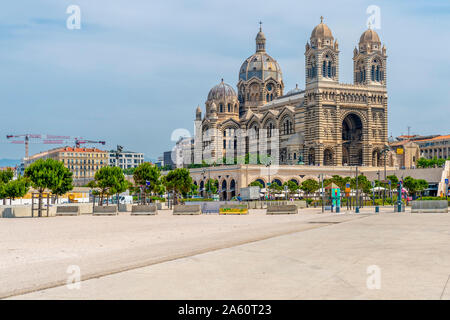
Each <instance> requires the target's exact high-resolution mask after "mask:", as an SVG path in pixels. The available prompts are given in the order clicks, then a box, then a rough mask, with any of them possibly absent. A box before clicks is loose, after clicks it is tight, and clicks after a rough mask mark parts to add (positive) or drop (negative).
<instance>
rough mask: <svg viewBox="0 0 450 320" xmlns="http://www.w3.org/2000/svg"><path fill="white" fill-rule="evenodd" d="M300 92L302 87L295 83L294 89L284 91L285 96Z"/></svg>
mask: <svg viewBox="0 0 450 320" xmlns="http://www.w3.org/2000/svg"><path fill="white" fill-rule="evenodd" d="M300 92H302V89H300V88H299V87H298V84H296V85H295V88H294V89H291V90H289V91H288V92H287V93H286V96H291V95H294V94H297V93H300Z"/></svg>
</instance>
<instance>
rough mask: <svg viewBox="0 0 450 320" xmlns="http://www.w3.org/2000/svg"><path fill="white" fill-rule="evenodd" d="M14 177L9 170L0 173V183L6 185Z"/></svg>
mask: <svg viewBox="0 0 450 320" xmlns="http://www.w3.org/2000/svg"><path fill="white" fill-rule="evenodd" d="M13 177H14V172H13V171H12V170H11V168H8V169H6V170H1V171H0V183H8V182H9V181H11V180H12V178H13Z"/></svg>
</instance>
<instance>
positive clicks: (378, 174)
mask: <svg viewBox="0 0 450 320" xmlns="http://www.w3.org/2000/svg"><path fill="white" fill-rule="evenodd" d="M377 176H378V185H379V186H381V183H380V170H378V172H377ZM379 196H380V194H379V193H378V192H377V197H379Z"/></svg>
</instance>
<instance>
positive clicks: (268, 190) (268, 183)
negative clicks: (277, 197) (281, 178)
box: [266, 160, 272, 200]
mask: <svg viewBox="0 0 450 320" xmlns="http://www.w3.org/2000/svg"><path fill="white" fill-rule="evenodd" d="M271 164H272V161H271V160H269V162H268V163H267V164H266V167H267V169H268V175H269V180H268V182H267V198H268V200H269V199H270V186H271V184H272V183H271V182H270V165H271Z"/></svg>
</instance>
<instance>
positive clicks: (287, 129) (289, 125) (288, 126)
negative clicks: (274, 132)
mask: <svg viewBox="0 0 450 320" xmlns="http://www.w3.org/2000/svg"><path fill="white" fill-rule="evenodd" d="M279 128H280V135H287V134H293V133H295V129H294V119H293V117H292V116H291V115H290V114H285V115H284V116H283V117H282V118H281V120H280V123H279Z"/></svg>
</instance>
